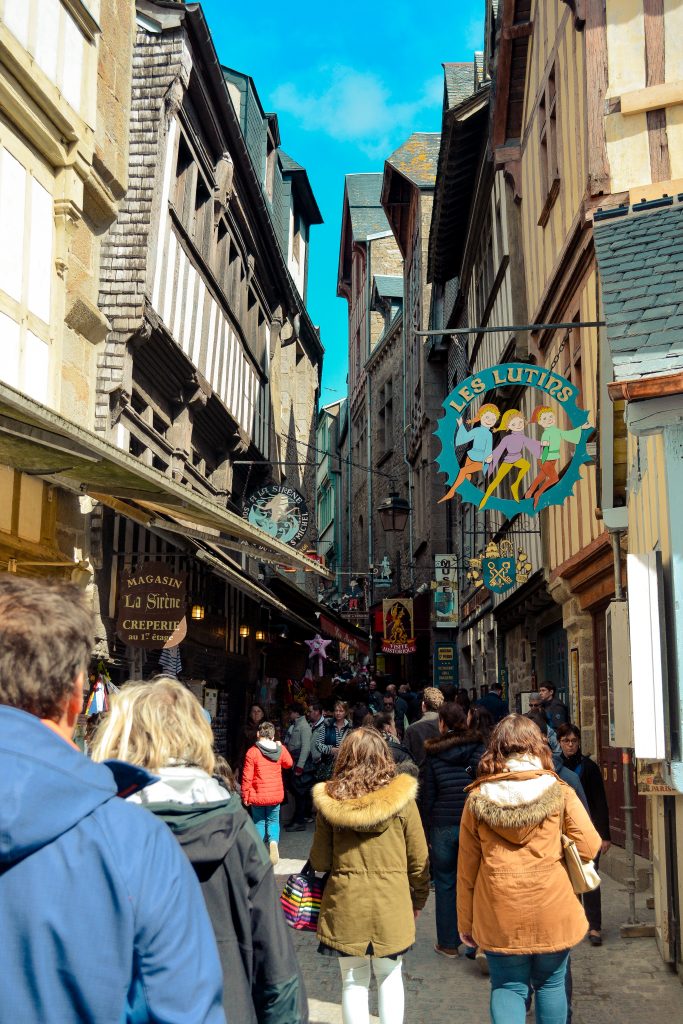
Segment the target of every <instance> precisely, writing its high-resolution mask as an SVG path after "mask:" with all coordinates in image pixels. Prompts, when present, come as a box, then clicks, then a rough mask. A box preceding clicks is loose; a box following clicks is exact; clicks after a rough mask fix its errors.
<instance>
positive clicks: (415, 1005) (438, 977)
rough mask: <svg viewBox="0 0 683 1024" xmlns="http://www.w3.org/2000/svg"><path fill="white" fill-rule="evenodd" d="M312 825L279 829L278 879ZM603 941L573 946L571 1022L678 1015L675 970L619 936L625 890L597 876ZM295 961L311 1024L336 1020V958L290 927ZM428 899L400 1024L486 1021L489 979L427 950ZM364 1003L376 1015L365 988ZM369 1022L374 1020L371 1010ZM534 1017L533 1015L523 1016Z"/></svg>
mask: <svg viewBox="0 0 683 1024" xmlns="http://www.w3.org/2000/svg"><path fill="white" fill-rule="evenodd" d="M312 838H313V825H309V826H308V827H307V831H306V832H293V833H287V832H283V835H282V841H281V844H280V854H281V860H280V862H279V864H278V865H277V867H276V869H275V870H276V875H277V878H278V882H279V883H280V884H284V881H285V878H286V877H287V875H289V874H290V873H291V872H293V871H298V870H299V869H300V868H301V866H302V865H303V863H304V861H305V860H306V857H307V855H308V850H309V847H310V844H311V840H312ZM602 889H603V914H604V924H605V928H604V933H603V934H604V945H603V946H602V947H600V948H597V949H596V948H593V947H592V946H590V945H589V944H588V943H587V942H586V943H583V944H582V945H580V946H578V947H577V948H576V949H575V950H573V951H572V973H573V978H574V1017H573V1024H605V1022H607V1021H610V1022H612V1024H660V1022H673V1021H675V1020H679V1019H680V1016H681V1007H682V1006H683V992H682V991H681V985H680V983H679V980H678V978H677V977H676V975H675V974H673V973H672V972H670V971H669V969H668V968H667V967H666V965H664V964H663V963H662V961H661V957H660V956H659V954H658V952H657V948H656V945H655V940H654V939H649V938H646V939H622V938H620V936H619V925H620V924H621V923H622V922H623V921H624V920H625V919H626V910H627V902H626V893H625V891H624V889H623V887H622V886H621V885H620V884H619V883H617V882H615V881H613V880H612V879H611V878H610V877H609V876H607V875H603V880H602ZM646 897H647V893H639V894H638V897H637V899H638V903H637V907H638V917H639V919H640V920H644V921H647V920H651V919H652V917H653V912H652V911H649V910H648V909H647V907H646ZM293 934H294V941H295V945H296V950H297V954H298V957H299V962H300V964H301V967H302V970H303V973H304V978H305V981H306V988H307V991H308V997H309V1006H310V1014H311V1024H341V1019H342V1018H341V1002H340V1000H341V988H340V983H339V967H338V965H337V963H336V961H334V960H331V959H328V958H326V957H322V956H320V955H319V954H318V953H317V952H316V950H317V945H318V944H317V941H316V939H315V936H314V935H312V934H311V933H310V932H295V933H293ZM433 945H434V899H433V896H432V897H430V899H429V901H428V903H427V906H426V907H425V909H424V911H423V913H422V915H421V917H420V919H419V920H418V923H417V943H416V945H415V947H414V948H413V949H412V950H411V952H410V953H408V954H407V955H406V956H405V957H404V964H403V976H404V982H405V992H406V1016H405V1019H406V1024H484V1022H486V1021H487V1020H488V1019H489V1017H488V1004H489V992H490V988H489V983H488V980H487V979H486V978H484V977H483V976H482V975H481V973H480V972H479V969H478V967H477V966H476V964H474V963H472V962H471V961H469V960H466V959H465V958H464V957H461V958H460V959H459V960H457V961H455V962H451V961H447V960H444V959H443V958H442V957H440V956H437V955H436V954H435V953H434V950H433ZM370 1006H371V1010H372V1011H373V1013H374V1014H376V1013H377V997H376V989H375V988H374V986H373V987H372V988H371V994H370ZM371 1019H372V1024H377V1020H378V1018H377V1017H376V1016H373V1017H372V1018H371ZM529 1020H533V1015H529Z"/></svg>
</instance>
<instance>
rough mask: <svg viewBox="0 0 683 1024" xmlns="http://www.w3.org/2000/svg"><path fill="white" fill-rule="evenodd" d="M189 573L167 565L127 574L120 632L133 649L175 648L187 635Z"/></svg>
mask: <svg viewBox="0 0 683 1024" xmlns="http://www.w3.org/2000/svg"><path fill="white" fill-rule="evenodd" d="M186 610H187V596H186V578H185V573H177V572H174V571H173V570H172V569H171V568H169V566H168V565H165V564H164V563H163V562H148V563H146V564H145V565H142V566H141V567H140V568H138V569H136V570H135V571H133V570H124V572H122V573H121V581H120V586H119V607H118V617H117V622H116V632H117V634H118V636H119V638H120V639H121V640H122V641H123V643H125V644H129V645H130V646H131V647H147V648H149V649H154V648H161V647H175V646H176V645H177V644H179V643H180V641H181V640H184V639H185V635H186V633H187V620H186V618H185V612H186Z"/></svg>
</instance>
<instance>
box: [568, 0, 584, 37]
mask: <svg viewBox="0 0 683 1024" xmlns="http://www.w3.org/2000/svg"><path fill="white" fill-rule="evenodd" d="M562 2H563V3H565V4H566V5H567V7H569V8H570V9H571V10H572V11H573V13H574V25H575V27H576V28H577V29H578V30H579V32H580V31H581V30H582V29H583V26H584V25H585V24H586V7H587V0H562Z"/></svg>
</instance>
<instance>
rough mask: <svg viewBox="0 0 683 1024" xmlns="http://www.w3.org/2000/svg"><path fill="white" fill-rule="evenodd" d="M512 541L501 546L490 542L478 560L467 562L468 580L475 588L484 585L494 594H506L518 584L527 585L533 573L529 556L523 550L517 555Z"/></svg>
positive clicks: (503, 541) (501, 543)
mask: <svg viewBox="0 0 683 1024" xmlns="http://www.w3.org/2000/svg"><path fill="white" fill-rule="evenodd" d="M514 550H515V549H514V547H513V546H512V541H510V540H502V541H501V542H500V544H496V542H495V541H490V542H489V543H488V544H487V545H486V551H485V552H484V554H483V555H479V556H478V557H477V558H468V560H467V565H468V569H467V579H468V580H469V582H470V583H472V584H473V585H474V586H480V585H481V584H482V583H483V585H484V586H485V587H486V589H487V590H490V591H492V593H494V594H504V593H505V592H506V591H508V590H511V589H512V587H514V586H515V584H517V583H526V581H527V580H528V579H529V576H530V575H531V573H532V572H533V567H532V565H531V562H530V561H529V556H528V555H527V554H526V552H524V551H522V550H521V549H520V550H519V551H518V552H517V554H516V555H515V553H514Z"/></svg>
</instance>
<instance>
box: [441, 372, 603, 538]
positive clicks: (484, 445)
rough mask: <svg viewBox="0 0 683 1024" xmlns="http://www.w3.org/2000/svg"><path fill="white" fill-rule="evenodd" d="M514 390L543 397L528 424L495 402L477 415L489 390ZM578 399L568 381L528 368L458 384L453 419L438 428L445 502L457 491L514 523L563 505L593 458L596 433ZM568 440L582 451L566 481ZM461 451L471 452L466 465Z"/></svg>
mask: <svg viewBox="0 0 683 1024" xmlns="http://www.w3.org/2000/svg"><path fill="white" fill-rule="evenodd" d="M506 387H514V388H520V387H522V388H531V389H532V390H535V391H538V392H539V393H540V394H539V396H538V402H537V404H536V407H535V408H534V411H533V413H532V414H531V417H530V418H529V422H528V423H527V421H526V419H525V415H524V413H523V412H521V411H520V410H519V409H506V410H505V411H503V410H501V409H500V408H499V406H498V405H496V404H495V403H494V402H484V403H483V404H482V405H480V406H479V407H478V409H477V410H476V411H475V412H471V411H470V410H469V407H470V406H471V405H472V404H473V403H474V402H477V401H478V400H479V399H481V398H482V397H483V396H484V395H485V394H486V393H487V392H491V391H494V390H496V391H497V390H498V389H501V388H506ZM578 399H579V390H578V388H576V387H575V386H574V385H573V384H572V383H570V381H568V380H567V379H566V378H565V377H561V376H560V375H559V374H557V373H554V372H553V371H551V370H548V369H546V368H545V367H543V366H530V365H529V364H528V363H502V364H500V365H499V366H490V367H489V368H488V369H486V370H482V371H480V372H479V373H477V374H475V375H474V376H472V377H468V378H467V380H465V381H463V382H462V383H461V384H458V386H457V387H456V388H455V389H454V390H453V391H452V392H451V393H450V395H449V396H448V398H447V399H446V401H445V402H444V406H443V408H444V413H445V415H444V416H443V417H442V418H441V420H440V422H439V425H438V427H437V428H436V434H437V437H438V438H439V441H440V442H441V453H440V454H439V455H437V457H436V462H437V465H438V467H439V471H440V472H441V473H445V474H446V482H447V485H448V490H447V491H446V494H444V496H443V498H440V499H439V500H440V502H443V501H449V500H450V499H452V498H453V497H454V496H455V494H456V493H457V494H459V495H460V498H461V499H462V501H463V502H467V503H468V504H470V505H476V506H477V508H478V509H481V510H483V509H485V508H488V509H494V510H495V511H498V512H502V513H503V514H504V515H506V516H507V517H508V518H512V516H515V515H519V513H520V512H525V513H527V515H532V516H533V515H536V514H537V513H538V512H539V511H541V509H544V508H547V507H548V506H549V505H561V504H562V503H563V502H564V501H565V500H566V499H567V498H568V497H569V496H570V495H571V493H572V490H573V488H574V485H575V484H576V483H577V481H578V480H579V477H580V475H581V466H582V465H583V464H584V463H586V462H589V461H590V457H589V455H588V453H587V451H586V442H587V439H588V435H589V433H590V431H591V430H592V429H593V428H592V427H591V426H589V424H588V413H587V412H586V411H585V409H581V408H579V406H578ZM567 422H568V424H569V426H568V427H567V426H566V423H567ZM563 443H564V444H569V445H572V446H573V449H574V451H573V455H572V458H571V461H570V463H569V465H568V466H567V468H566V470H565V471H564V473H563V475H562V478H560V476H559V472H558V470H559V468H560V466H561V465H562V462H561V459H560V455H561V447H562V444H563ZM458 449H459V450H460V451H461V452H462V451H465V454H464V455H462V457H461V458H460V461H458V457H457V454H456V451H457V450H458ZM508 488H509V495H510V496H509V497H508V496H506V489H508Z"/></svg>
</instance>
